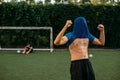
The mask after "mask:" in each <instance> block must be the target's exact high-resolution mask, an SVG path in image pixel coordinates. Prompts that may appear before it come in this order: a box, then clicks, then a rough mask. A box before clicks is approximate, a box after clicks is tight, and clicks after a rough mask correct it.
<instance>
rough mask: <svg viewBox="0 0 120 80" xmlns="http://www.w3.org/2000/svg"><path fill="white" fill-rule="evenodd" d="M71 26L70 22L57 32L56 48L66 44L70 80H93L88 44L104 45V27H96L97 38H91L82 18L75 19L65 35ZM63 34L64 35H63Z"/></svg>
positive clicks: (100, 25)
mask: <svg viewBox="0 0 120 80" xmlns="http://www.w3.org/2000/svg"><path fill="white" fill-rule="evenodd" d="M71 25H72V21H71V20H67V21H66V24H65V25H64V27H63V28H62V30H61V31H60V32H59V34H58V35H57V37H56V38H55V40H54V44H55V45H56V46H59V45H64V44H66V43H67V44H68V45H69V52H70V55H71V66H70V74H71V80H95V74H94V70H93V67H92V65H91V62H90V60H89V56H88V45H89V43H92V44H95V45H101V46H104V45H105V33H104V25H102V24H99V25H98V26H97V28H98V30H99V31H100V35H99V38H96V37H95V36H93V35H92V34H91V33H90V32H89V30H88V26H87V23H86V19H85V18H84V17H77V18H76V19H75V20H74V25H73V31H72V32H68V33H66V34H65V31H66V30H67V29H68V28H69V27H70V26H71ZM64 34H65V35H64Z"/></svg>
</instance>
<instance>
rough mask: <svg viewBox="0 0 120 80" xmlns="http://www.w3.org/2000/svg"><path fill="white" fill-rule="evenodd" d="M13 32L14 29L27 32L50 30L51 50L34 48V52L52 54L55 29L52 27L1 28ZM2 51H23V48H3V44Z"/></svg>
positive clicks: (0, 48)
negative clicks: (39, 51) (43, 51)
mask: <svg viewBox="0 0 120 80" xmlns="http://www.w3.org/2000/svg"><path fill="white" fill-rule="evenodd" d="M4 29H7V30H13V29H16V30H17V29H26V30H39V29H44V30H50V46H49V47H50V48H49V49H45V48H42V49H40V48H34V50H49V51H50V52H52V51H53V29H52V27H10V26H9V27H8V26H4V27H0V30H4ZM0 50H23V49H22V48H2V47H1V44H0Z"/></svg>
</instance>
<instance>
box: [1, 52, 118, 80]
mask: <svg viewBox="0 0 120 80" xmlns="http://www.w3.org/2000/svg"><path fill="white" fill-rule="evenodd" d="M89 53H91V54H93V57H92V58H90V60H91V62H92V65H93V68H94V71H95V75H96V80H120V50H89ZM69 67H70V55H69V53H68V52H67V50H57V51H54V52H53V53H50V52H48V51H34V53H31V54H28V55H22V54H18V53H16V51H0V80H70V73H69Z"/></svg>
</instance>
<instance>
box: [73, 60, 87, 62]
mask: <svg viewBox="0 0 120 80" xmlns="http://www.w3.org/2000/svg"><path fill="white" fill-rule="evenodd" d="M80 61H89V59H80V60H73V61H71V62H80Z"/></svg>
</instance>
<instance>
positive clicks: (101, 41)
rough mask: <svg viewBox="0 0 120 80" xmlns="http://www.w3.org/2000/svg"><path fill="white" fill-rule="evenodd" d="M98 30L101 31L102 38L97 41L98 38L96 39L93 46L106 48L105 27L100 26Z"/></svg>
mask: <svg viewBox="0 0 120 80" xmlns="http://www.w3.org/2000/svg"><path fill="white" fill-rule="evenodd" d="M97 28H98V30H99V31H100V36H99V39H97V38H95V39H94V41H93V44H95V45H101V46H104V45H105V31H104V25H102V24H99V25H98V27H97Z"/></svg>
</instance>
